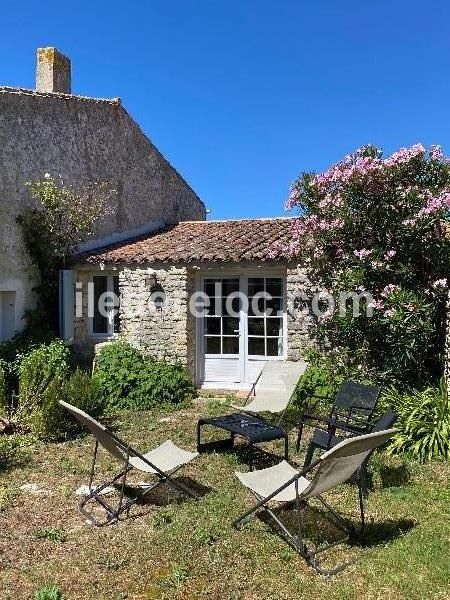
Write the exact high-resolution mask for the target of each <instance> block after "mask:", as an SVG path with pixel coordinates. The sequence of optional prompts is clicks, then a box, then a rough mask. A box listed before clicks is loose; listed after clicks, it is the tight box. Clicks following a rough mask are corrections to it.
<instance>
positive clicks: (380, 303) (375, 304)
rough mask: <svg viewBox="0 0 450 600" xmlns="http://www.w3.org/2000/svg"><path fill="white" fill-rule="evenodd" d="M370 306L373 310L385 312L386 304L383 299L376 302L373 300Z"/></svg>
mask: <svg viewBox="0 0 450 600" xmlns="http://www.w3.org/2000/svg"><path fill="white" fill-rule="evenodd" d="M369 306H371V307H372V308H374V309H375V310H383V308H384V302H383V300H381V299H380V300H375V299H374V300H372V301H371V302H370V303H369Z"/></svg>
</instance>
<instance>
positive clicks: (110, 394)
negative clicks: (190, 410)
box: [94, 341, 194, 410]
mask: <svg viewBox="0 0 450 600" xmlns="http://www.w3.org/2000/svg"><path fill="white" fill-rule="evenodd" d="M94 377H95V378H96V379H97V381H98V382H99V386H100V389H101V392H102V395H103V397H104V400H105V402H106V403H107V405H108V406H110V407H113V408H135V409H142V410H143V409H148V408H151V407H153V406H157V405H164V404H179V403H182V402H184V401H186V400H188V399H190V398H191V397H192V396H193V394H194V387H193V385H192V382H191V379H190V376H189V373H188V371H187V370H186V369H185V368H184V367H183V366H182V365H180V364H170V363H168V362H166V361H164V360H162V361H157V360H154V359H152V358H150V357H144V356H143V355H142V353H141V352H140V351H139V350H137V349H136V348H134V347H133V346H131V345H130V344H128V343H127V342H124V341H119V342H115V343H112V344H108V345H107V346H105V347H104V348H102V349H101V350H100V352H99V354H98V355H97V357H96V368H95V373H94Z"/></svg>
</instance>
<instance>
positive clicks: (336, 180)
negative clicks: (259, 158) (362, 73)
mask: <svg viewBox="0 0 450 600" xmlns="http://www.w3.org/2000/svg"><path fill="white" fill-rule="evenodd" d="M287 208H288V209H292V208H297V209H298V211H299V213H300V215H301V217H300V218H299V219H295V220H293V225H292V236H291V239H290V240H289V242H288V243H287V244H281V243H280V245H279V247H278V248H276V249H274V252H273V255H274V257H279V256H284V257H287V258H291V259H297V258H299V259H300V261H301V264H302V265H304V266H305V268H306V270H307V275H308V278H309V280H310V281H311V283H312V284H313V286H314V288H315V289H319V290H323V293H322V302H321V303H320V306H319V308H320V311H318V312H319V314H315V315H314V316H315V319H316V337H317V341H318V344H319V346H320V348H321V350H322V352H323V353H324V354H328V353H330V351H334V352H335V354H334V356H335V357H336V358H337V359H338V360H342V361H345V360H347V359H349V358H350V359H351V360H352V361H357V362H358V363H359V366H361V367H362V369H368V370H369V371H371V372H372V371H376V373H377V379H379V380H384V381H385V382H389V383H390V384H395V385H397V386H398V387H401V386H402V385H403V386H404V385H405V384H407V385H411V386H417V385H418V384H419V382H420V385H422V382H424V381H425V382H437V381H438V379H439V377H440V376H441V375H442V366H443V360H442V359H443V354H444V352H443V350H444V339H445V312H446V311H445V302H446V296H447V291H448V280H447V278H448V265H449V264H450V237H449V236H448V224H449V220H450V210H449V209H450V162H449V160H448V158H447V157H446V156H444V155H443V153H442V150H441V148H440V147H439V146H432V147H431V148H429V149H428V150H427V149H425V148H424V147H423V146H422V145H421V144H415V145H414V146H412V147H411V148H401V149H400V150H399V151H397V152H394V153H393V154H392V155H391V156H387V157H383V153H382V151H381V150H380V149H379V148H375V147H374V146H364V147H362V148H360V149H359V150H357V151H356V152H354V153H353V154H351V155H349V156H346V157H345V158H344V159H343V160H341V161H340V162H338V163H336V164H334V165H332V166H331V167H330V168H329V169H328V170H327V171H325V172H324V173H320V174H314V173H303V174H302V175H301V176H300V177H299V178H298V180H297V181H295V182H294V184H293V185H292V189H291V193H290V196H289V199H288V202H287ZM341 293H343V294H353V297H354V298H355V297H356V298H358V296H359V297H360V298H361V300H360V313H359V314H357V311H355V312H354V311H353V302H352V301H349V300H348V299H347V300H343V299H342V298H343V297H342V296H341V297H340V294H341ZM338 305H339V310H337V307H338ZM366 308H370V310H371V311H372V312H373V315H372V316H370V317H367V316H366ZM316 313H317V311H316Z"/></svg>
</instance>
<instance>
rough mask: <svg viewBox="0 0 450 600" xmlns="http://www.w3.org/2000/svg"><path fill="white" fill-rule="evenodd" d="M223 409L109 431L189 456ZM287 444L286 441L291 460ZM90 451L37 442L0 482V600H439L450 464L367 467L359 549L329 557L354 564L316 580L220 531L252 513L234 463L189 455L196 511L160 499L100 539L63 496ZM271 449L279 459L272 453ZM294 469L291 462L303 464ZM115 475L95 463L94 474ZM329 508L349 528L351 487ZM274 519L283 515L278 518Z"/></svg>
mask: <svg viewBox="0 0 450 600" xmlns="http://www.w3.org/2000/svg"><path fill="white" fill-rule="evenodd" d="M225 410H226V408H225V402H224V401H223V400H218V399H211V398H202V399H200V400H198V401H196V402H195V403H194V404H193V405H192V406H191V407H189V408H182V409H181V410H179V411H171V412H167V411H166V412H163V411H158V410H153V411H148V412H143V413H121V414H120V415H118V417H117V418H116V419H115V420H114V421H113V426H114V427H115V428H116V429H117V431H118V432H119V434H120V435H121V436H122V437H124V438H125V439H127V440H129V441H130V443H132V444H133V445H135V446H136V447H138V448H139V449H141V450H144V451H146V450H148V449H151V448H152V447H154V446H155V445H157V444H158V443H160V442H163V441H164V440H166V439H168V438H171V439H172V440H173V441H174V442H175V443H177V444H179V445H181V446H184V447H186V448H189V449H193V448H194V447H195V424H196V420H197V419H198V417H199V416H200V415H205V414H220V413H221V412H224V411H225ZM294 438H295V430H293V431H292V439H291V449H293V448H294V446H295V444H294ZM92 446H93V444H92V438H90V437H85V438H80V439H78V440H75V441H71V442H67V443H64V444H52V445H39V444H36V446H35V448H34V453H33V456H32V459H31V461H30V462H29V463H27V464H26V466H23V467H21V468H13V469H10V470H8V471H7V472H5V473H1V474H0V589H1V590H2V592H1V598H2V600H3V599H5V600H6V599H14V600H21V599H28V598H33V597H34V594H35V593H36V591H37V590H39V589H42V588H44V590H45V587H44V586H47V587H48V586H50V588H48V589H51V586H55V588H54V589H55V590H57V591H58V593H59V590H61V592H62V594H63V597H64V598H65V599H66V600H78V599H88V598H89V599H90V598H96V600H103V599H104V600H119V599H122V600H124V599H129V600H131V599H132V600H153V599H160V598H161V599H193V600H194V599H195V600H197V599H198V600H201V599H207V598H208V599H213V600H228V599H229V600H239V599H243V600H257V599H258V600H260V599H264V600H283V599H286V600H290V599H292V598H300V599H301V598H305V599H306V598H308V599H310V598H317V599H326V600H333V599H338V598H339V599H355V600H356V599H360V598H364V599H367V600H375V599H378V598H383V599H388V600H390V599H403V598H404V599H406V598H408V599H416V598H417V599H421V598H424V599H425V598H434V599H444V598H449V597H450V576H449V562H450V552H449V548H450V525H449V523H450V519H449V517H450V514H449V506H450V488H449V484H448V481H449V476H450V464H449V463H431V464H429V465H426V466H419V465H417V464H415V463H413V464H407V463H406V462H405V461H404V460H402V461H400V460H398V459H395V458H389V457H385V456H384V455H378V456H376V460H374V461H373V477H372V479H373V490H372V492H371V494H370V496H369V498H368V502H367V514H368V519H369V525H368V535H367V538H366V541H365V543H364V545H362V546H361V545H354V546H347V545H345V546H342V547H338V548H337V549H336V550H334V551H333V552H332V555H330V557H329V560H330V561H331V562H332V561H333V560H334V561H338V560H341V559H348V558H353V557H358V561H357V562H356V563H355V564H354V565H352V566H351V567H350V568H348V569H347V570H346V571H344V572H343V573H341V574H339V575H337V576H335V577H334V578H329V579H326V578H323V577H320V576H318V575H317V574H316V573H315V572H314V571H312V570H311V569H310V568H308V567H307V565H306V564H305V562H304V561H303V560H302V559H301V558H300V557H299V556H297V555H296V554H295V553H294V552H293V551H292V550H291V549H290V548H289V547H288V546H287V545H286V544H285V543H284V542H283V541H282V540H281V539H280V537H279V536H278V535H277V534H276V533H275V532H273V530H272V529H271V528H270V527H269V526H268V525H267V523H265V522H264V520H263V519H253V520H252V521H250V522H249V523H248V524H247V525H246V526H245V527H244V528H243V529H242V530H241V531H236V530H234V529H233V528H232V527H231V526H230V522H231V520H232V519H233V518H235V517H236V516H238V515H239V514H240V513H241V512H243V510H244V509H245V508H246V507H249V506H250V505H251V503H252V499H251V497H250V495H249V494H248V493H247V492H246V490H245V489H244V488H243V487H242V486H241V485H240V484H239V483H238V481H237V480H236V478H235V477H234V475H233V471H234V470H236V469H245V458H246V455H245V451H241V452H237V453H220V454H206V455H201V456H200V457H199V458H198V459H197V460H196V461H194V462H193V463H191V465H189V466H188V467H187V468H186V469H185V470H184V471H183V472H182V475H180V477H182V478H183V481H184V482H185V483H187V484H188V485H189V484H191V485H195V488H196V489H197V491H198V492H199V493H200V498H199V499H198V500H191V499H188V500H186V499H184V498H182V497H181V496H180V495H179V494H178V493H174V492H172V491H171V490H170V489H169V488H165V489H163V488H161V491H160V492H159V493H158V494H157V493H156V492H155V493H154V494H153V495H151V496H150V497H149V499H148V502H147V503H146V504H141V505H136V506H134V507H133V508H132V509H131V511H130V515H129V517H128V518H125V517H124V519H123V520H121V521H120V522H119V523H117V524H114V525H111V526H108V527H104V528H100V529H98V528H94V527H92V526H89V525H87V524H86V522H85V521H84V519H83V518H82V516H81V515H80V514H79V513H78V511H77V503H78V498H77V497H76V496H75V493H74V492H75V490H76V488H78V487H79V486H80V485H82V484H85V483H87V476H88V473H89V468H90V460H91V450H92ZM269 448H270V446H269ZM270 449H271V450H273V452H274V453H278V455H281V444H280V443H274V444H273V447H271V448H270ZM262 458H263V457H262ZM293 459H294V461H295V462H297V463H298V464H301V459H302V456H301V455H299V456H297V455H293ZM115 466H116V465H115V463H114V460H113V459H111V458H110V457H109V456H108V455H106V454H105V453H103V452H102V453H101V456H100V471H101V475H107V474H109V473H112V472H113V470H114V468H115ZM136 480H137V481H139V480H142V477H139V475H137V478H136ZM25 483H36V484H39V486H40V490H41V491H40V493H38V494H32V493H26V492H22V491H20V489H19V488H20V486H21V485H22V484H25ZM328 496H329V498H328V499H329V500H330V502H332V503H335V504H337V505H338V506H339V508H340V509H341V510H342V511H343V512H345V513H346V514H347V516H349V517H351V518H353V519H354V520H355V521H356V519H357V514H358V513H357V495H356V489H355V488H354V487H353V486H350V485H346V486H342V488H341V489H340V490H338V491H334V492H333V493H330V494H328ZM283 516H284V518H286V519H290V518H291V517H292V515H291V513H290V512H289V511H284V512H283ZM307 517H308V520H307V528H306V530H307V534H308V537H309V538H310V539H311V540H312V541H314V542H322V541H326V540H329V539H332V537H333V535H335V531H334V530H333V527H331V526H330V525H329V524H328V522H327V521H326V520H325V518H324V516H323V513H322V512H320V511H319V510H317V507H316V506H315V505H314V506H312V507H311V508H310V509H308V511H307ZM35 597H55V596H35ZM57 597H58V596H57Z"/></svg>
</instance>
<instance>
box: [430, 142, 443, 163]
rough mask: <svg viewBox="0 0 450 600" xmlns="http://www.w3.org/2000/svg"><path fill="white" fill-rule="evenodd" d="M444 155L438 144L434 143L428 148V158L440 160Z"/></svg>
mask: <svg viewBox="0 0 450 600" xmlns="http://www.w3.org/2000/svg"><path fill="white" fill-rule="evenodd" d="M443 156H444V153H443V152H442V148H441V146H438V145H437V144H434V145H433V146H431V148H430V158H431V159H432V160H441V159H442V158H443Z"/></svg>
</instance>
